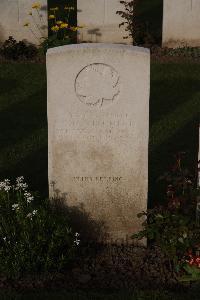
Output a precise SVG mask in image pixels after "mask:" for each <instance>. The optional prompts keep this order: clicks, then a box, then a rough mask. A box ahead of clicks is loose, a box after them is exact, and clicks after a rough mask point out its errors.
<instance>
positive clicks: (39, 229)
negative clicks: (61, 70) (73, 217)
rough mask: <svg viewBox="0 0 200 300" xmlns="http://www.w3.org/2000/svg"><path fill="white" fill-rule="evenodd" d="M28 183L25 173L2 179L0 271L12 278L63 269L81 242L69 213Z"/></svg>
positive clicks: (0, 189)
mask: <svg viewBox="0 0 200 300" xmlns="http://www.w3.org/2000/svg"><path fill="white" fill-rule="evenodd" d="M27 187H28V186H27V184H26V183H24V179H23V177H19V178H17V179H16V183H15V184H14V185H11V183H10V181H9V180H7V179H6V180H4V181H2V182H0V274H1V275H2V274H3V275H4V276H7V277H9V278H18V277H21V276H22V275H23V276H26V275H27V274H28V275H31V274H33V275H34V274H37V275H38V274H40V273H48V272H58V271H62V270H63V269H66V268H67V267H68V265H69V263H70V261H71V260H72V259H73V257H74V254H75V251H76V247H77V245H78V244H79V239H78V233H73V231H72V229H71V228H70V227H69V218H68V217H67V216H66V214H65V213H64V212H63V213H62V210H59V208H58V207H57V205H56V204H54V203H53V202H50V200H48V199H47V200H44V201H41V200H39V199H38V198H37V197H34V196H33V195H32V194H31V193H29V192H28V191H27Z"/></svg>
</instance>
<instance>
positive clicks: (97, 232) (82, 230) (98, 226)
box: [51, 183, 108, 245]
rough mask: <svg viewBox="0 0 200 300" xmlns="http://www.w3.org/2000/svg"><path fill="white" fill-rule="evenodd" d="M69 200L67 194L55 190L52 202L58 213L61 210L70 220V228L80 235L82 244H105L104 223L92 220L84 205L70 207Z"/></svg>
mask: <svg viewBox="0 0 200 300" xmlns="http://www.w3.org/2000/svg"><path fill="white" fill-rule="evenodd" d="M51 185H55V183H51ZM67 198H68V194H67V193H61V192H60V191H59V190H58V189H54V197H53V198H52V199H51V201H52V204H53V205H54V206H55V207H56V208H57V209H58V211H59V210H60V211H61V212H62V213H64V214H66V217H68V218H69V223H70V226H71V227H72V228H73V230H75V231H76V232H78V233H79V234H80V237H81V240H82V243H83V244H87V245H88V244H90V245H92V244H93V245H95V244H96V243H99V242H101V243H103V242H104V240H106V239H107V237H108V236H107V234H106V226H105V224H104V222H103V221H96V220H94V219H92V218H91V216H90V214H89V213H88V212H87V211H86V210H85V207H84V204H83V203H81V204H80V205H79V206H69V205H68V204H67Z"/></svg>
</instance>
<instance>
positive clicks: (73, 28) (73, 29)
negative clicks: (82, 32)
mask: <svg viewBox="0 0 200 300" xmlns="http://www.w3.org/2000/svg"><path fill="white" fill-rule="evenodd" d="M70 29H71V30H72V31H77V30H78V27H75V26H72V27H70Z"/></svg>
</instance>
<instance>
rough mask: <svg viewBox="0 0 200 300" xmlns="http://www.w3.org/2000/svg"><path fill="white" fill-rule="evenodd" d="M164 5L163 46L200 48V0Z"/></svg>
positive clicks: (170, 0)
mask: <svg viewBox="0 0 200 300" xmlns="http://www.w3.org/2000/svg"><path fill="white" fill-rule="evenodd" d="M163 3H164V8H163V46H167V47H172V48H176V47H183V46H191V47H196V46H200V25H199V24H200V0H164V2H163Z"/></svg>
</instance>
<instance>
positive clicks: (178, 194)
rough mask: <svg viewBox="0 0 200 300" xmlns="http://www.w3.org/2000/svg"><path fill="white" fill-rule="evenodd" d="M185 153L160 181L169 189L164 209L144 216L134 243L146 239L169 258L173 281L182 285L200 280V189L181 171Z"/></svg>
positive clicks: (191, 178)
mask: <svg viewBox="0 0 200 300" xmlns="http://www.w3.org/2000/svg"><path fill="white" fill-rule="evenodd" d="M183 155H184V153H182V152H180V153H177V154H176V156H175V158H176V159H175V164H174V165H173V167H172V169H171V170H170V171H169V172H166V173H165V174H164V175H163V176H161V177H160V178H159V181H164V183H165V185H166V196H165V205H163V206H158V207H155V208H153V209H149V210H148V211H146V212H141V213H140V214H138V217H139V218H140V217H145V221H144V222H143V230H141V231H140V232H139V233H137V234H134V235H133V236H132V237H133V239H139V240H140V239H143V238H147V239H148V240H149V242H150V243H153V244H154V245H156V246H157V247H159V248H160V249H161V251H162V252H163V253H164V255H165V256H166V257H167V258H168V261H169V266H170V268H169V269H170V272H171V273H172V277H173V278H174V279H175V280H177V281H179V282H185V281H186V282H187V281H189V282H192V281H197V280H200V255H199V248H200V224H199V222H197V218H196V217H197V199H198V197H199V192H200V190H199V187H197V185H196V182H197V181H196V176H193V175H192V174H191V173H190V172H189V171H188V170H187V169H185V168H183V167H182V159H183Z"/></svg>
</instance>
